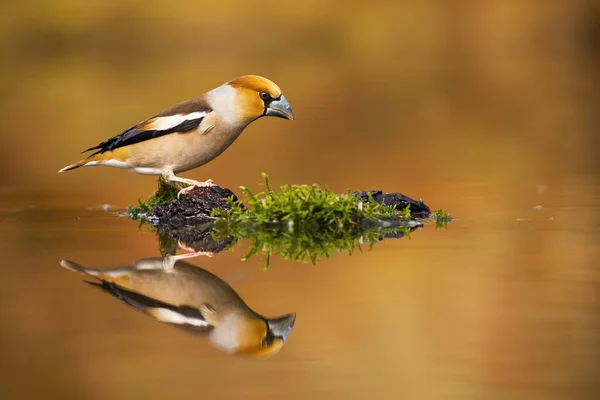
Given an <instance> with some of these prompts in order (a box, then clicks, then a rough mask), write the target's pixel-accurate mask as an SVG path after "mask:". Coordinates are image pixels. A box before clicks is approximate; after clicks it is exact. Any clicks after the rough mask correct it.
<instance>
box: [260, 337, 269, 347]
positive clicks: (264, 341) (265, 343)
mask: <svg viewBox="0 0 600 400" xmlns="http://www.w3.org/2000/svg"><path fill="white" fill-rule="evenodd" d="M260 345H261V347H267V346H268V345H269V341H268V340H267V338H264V339H263V341H262V342H260Z"/></svg>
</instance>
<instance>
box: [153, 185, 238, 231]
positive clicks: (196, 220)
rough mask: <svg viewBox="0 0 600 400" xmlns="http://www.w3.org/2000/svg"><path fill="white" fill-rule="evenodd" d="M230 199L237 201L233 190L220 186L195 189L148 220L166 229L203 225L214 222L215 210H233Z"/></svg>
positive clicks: (162, 207)
mask: <svg viewBox="0 0 600 400" xmlns="http://www.w3.org/2000/svg"><path fill="white" fill-rule="evenodd" d="M229 197H233V199H234V200H237V197H236V196H235V194H234V193H233V192H232V191H231V190H229V189H223V188H221V187H219V186H212V187H199V188H195V189H194V190H192V191H190V192H189V193H188V194H186V195H182V196H181V197H180V198H179V199H176V200H173V201H171V202H170V203H168V204H165V205H162V206H158V207H156V208H155V209H154V210H152V211H151V212H150V214H149V215H148V217H147V218H148V220H149V221H150V222H151V223H152V224H153V225H154V226H160V227H162V228H164V229H177V228H180V227H182V226H190V225H198V224H202V223H204V222H207V221H211V220H212V218H211V217H210V214H211V212H212V211H213V210H214V209H216V208H220V209H222V210H228V209H229V208H231V207H230V206H229V204H227V201H226V199H227V198H229Z"/></svg>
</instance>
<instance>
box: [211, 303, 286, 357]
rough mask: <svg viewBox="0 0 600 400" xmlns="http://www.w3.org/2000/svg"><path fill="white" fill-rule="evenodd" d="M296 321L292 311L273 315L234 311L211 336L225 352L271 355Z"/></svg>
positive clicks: (278, 348) (280, 345)
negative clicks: (263, 315) (236, 312)
mask: <svg viewBox="0 0 600 400" xmlns="http://www.w3.org/2000/svg"><path fill="white" fill-rule="evenodd" d="M295 321H296V314H295V313H291V314H286V315H283V316H281V317H276V318H263V317H260V316H259V315H256V314H255V315H248V314H246V315H237V316H235V317H234V318H228V319H227V320H226V321H223V322H222V324H221V325H219V326H218V327H216V328H215V330H214V332H213V333H212V334H211V339H210V340H211V342H213V344H214V345H216V346H217V347H219V348H220V349H221V350H224V351H226V352H228V353H233V354H241V355H247V356H251V357H270V356H273V355H275V354H277V353H278V352H279V350H281V348H282V347H283V343H284V342H285V340H286V339H287V337H288V335H289V334H290V332H291V331H292V328H293V327H294V322H295Z"/></svg>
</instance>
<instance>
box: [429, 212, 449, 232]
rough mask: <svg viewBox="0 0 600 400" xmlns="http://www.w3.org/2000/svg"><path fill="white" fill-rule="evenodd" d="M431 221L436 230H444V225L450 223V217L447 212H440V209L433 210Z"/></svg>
mask: <svg viewBox="0 0 600 400" xmlns="http://www.w3.org/2000/svg"><path fill="white" fill-rule="evenodd" d="M431 219H433V220H434V221H435V227H436V229H437V228H445V227H446V225H448V223H449V222H450V221H452V217H451V216H450V214H448V211H442V209H441V208H438V209H437V210H435V212H434V213H433V214H432V215H431Z"/></svg>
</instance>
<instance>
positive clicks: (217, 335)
mask: <svg viewBox="0 0 600 400" xmlns="http://www.w3.org/2000/svg"><path fill="white" fill-rule="evenodd" d="M60 264H61V265H62V266H63V267H64V268H67V269H70V270H72V271H76V272H80V273H83V274H86V275H88V276H92V277H94V278H96V279H97V280H98V281H97V282H88V283H90V284H92V285H94V286H98V287H100V288H102V289H103V290H104V291H105V292H107V293H110V294H111V295H112V296H114V297H116V298H117V299H119V300H121V301H122V302H123V303H125V304H127V305H129V306H131V307H133V308H135V309H136V310H139V311H141V312H143V313H144V314H146V315H148V316H150V317H153V318H154V319H156V320H158V321H160V322H164V323H168V324H171V325H173V326H177V327H180V328H183V329H186V330H188V331H191V332H193V333H197V334H200V335H202V336H203V337H207V338H208V341H209V342H210V343H211V344H212V345H213V346H215V347H217V348H218V349H220V350H222V351H224V352H226V353H229V354H242V355H249V356H254V357H261V356H272V355H274V354H277V353H278V352H279V350H281V347H282V346H283V343H284V341H285V340H286V338H287V337H288V335H289V334H290V332H291V330H292V328H293V326H294V322H295V320H296V314H295V313H291V314H286V315H283V316H281V317H277V318H266V317H263V316H262V315H260V314H257V313H256V312H254V311H253V310H252V309H250V307H248V306H247V305H246V303H244V301H243V300H242V299H241V297H240V296H239V295H238V294H237V293H236V292H235V290H233V288H232V287H231V286H229V285H228V284H227V283H226V282H225V281H223V280H222V279H220V278H219V277H217V276H215V275H213V274H211V273H210V272H208V271H206V270H204V269H202V268H199V267H196V266H194V265H191V264H188V263H185V262H183V261H178V260H175V261H174V262H173V263H172V264H171V265H169V264H170V263H169V261H168V257H167V259H162V258H145V259H142V260H139V261H137V262H136V263H135V264H133V265H129V266H126V267H122V268H114V269H91V268H85V267H83V266H81V265H78V264H75V263H73V262H70V261H65V260H62V261H61V262H60Z"/></svg>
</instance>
